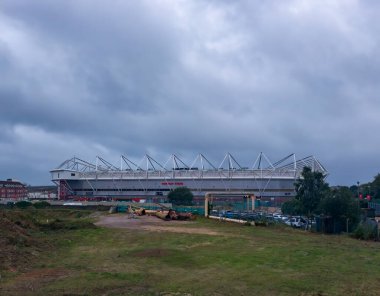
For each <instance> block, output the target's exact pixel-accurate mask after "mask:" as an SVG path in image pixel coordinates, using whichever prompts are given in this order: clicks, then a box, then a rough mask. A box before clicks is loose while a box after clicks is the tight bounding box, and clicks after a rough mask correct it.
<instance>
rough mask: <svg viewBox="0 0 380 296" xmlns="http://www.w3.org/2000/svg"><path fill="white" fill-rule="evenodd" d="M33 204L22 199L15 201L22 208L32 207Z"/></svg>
mask: <svg viewBox="0 0 380 296" xmlns="http://www.w3.org/2000/svg"><path fill="white" fill-rule="evenodd" d="M32 205H33V204H32V203H31V202H30V201H26V200H22V201H18V202H16V203H15V206H16V207H17V208H20V209H26V208H29V207H31V206H32Z"/></svg>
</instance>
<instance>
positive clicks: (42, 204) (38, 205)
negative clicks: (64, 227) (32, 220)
mask: <svg viewBox="0 0 380 296" xmlns="http://www.w3.org/2000/svg"><path fill="white" fill-rule="evenodd" d="M33 206H34V207H35V208H36V209H45V208H47V207H50V203H48V202H47V201H38V202H35V203H34V204H33Z"/></svg>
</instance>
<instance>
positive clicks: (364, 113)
mask: <svg viewBox="0 0 380 296" xmlns="http://www.w3.org/2000/svg"><path fill="white" fill-rule="evenodd" d="M379 130H380V1H376V0H366V1H365V0H361V1H359V0H358V1H353V0H352V1H351V0H344V1H342V0H337V1H333V0H326V1H323V0H318V1H311V0H304V1H302V0H298V1H295V0H294V1H286V0H277V1H270V0H268V1H261V0H257V1H254V0H246V1H244V0H242V1H213V0H209V1H201V0H199V1H180V0H162V1H153V0H146V1H142V0H138V1H134V0H133V1H132V0H131V1H127V0H123V1H117V0H114V1H105V0H104V1H95V0H72V1H71V0H66V1H50V0H46V1H42V0H34V1H30V0H0V131H1V136H0V179H6V178H15V179H19V180H22V181H24V182H26V183H28V184H32V185H42V184H51V182H50V173H49V170H51V169H53V168H56V167H57V166H58V165H59V164H60V163H62V162H63V161H64V160H66V159H68V158H71V157H73V156H77V157H80V158H82V159H84V160H87V161H92V162H94V161H95V157H96V155H99V156H101V157H103V158H105V159H107V160H109V161H111V162H113V163H115V164H118V161H119V160H118V159H119V156H120V155H121V154H124V155H126V156H128V157H129V158H131V159H133V160H135V161H139V160H140V159H141V158H142V157H143V156H144V154H145V153H148V154H150V155H152V156H153V157H154V158H155V159H157V160H158V161H161V162H165V161H166V160H167V158H168V157H169V155H170V154H171V153H176V154H177V155H178V156H179V157H181V158H182V159H183V160H185V161H188V162H191V160H193V159H194V158H195V157H196V155H197V154H198V153H199V152H202V153H203V154H205V155H206V156H207V157H208V158H209V159H210V160H211V161H213V162H214V163H215V164H216V165H219V163H220V162H221V160H222V159H223V157H224V155H225V153H226V152H231V153H232V154H233V155H234V156H235V158H236V159H237V160H238V161H239V163H240V164H241V165H243V166H247V167H250V166H252V165H253V163H254V161H255V159H256V157H257V155H258V153H260V152H261V151H262V152H264V153H265V155H266V156H267V157H268V158H269V159H270V160H272V161H273V162H275V161H276V160H279V159H281V158H282V157H284V156H286V155H288V154H290V153H293V152H294V153H296V155H297V158H302V157H305V156H309V155H314V156H315V157H317V159H319V160H320V162H321V163H322V164H323V165H324V166H325V167H326V169H327V170H328V171H329V174H330V175H329V177H328V179H327V181H328V182H329V183H330V184H332V185H336V184H341V185H352V184H354V183H356V181H360V182H361V183H362V182H367V181H371V180H372V179H373V176H375V175H376V174H377V173H379V172H380V157H379V155H380V132H379Z"/></svg>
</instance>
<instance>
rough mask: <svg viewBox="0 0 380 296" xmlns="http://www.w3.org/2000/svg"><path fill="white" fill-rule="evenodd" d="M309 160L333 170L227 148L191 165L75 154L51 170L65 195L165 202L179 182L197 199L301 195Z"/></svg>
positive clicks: (200, 157)
mask: <svg viewBox="0 0 380 296" xmlns="http://www.w3.org/2000/svg"><path fill="white" fill-rule="evenodd" d="M305 166H307V167H310V168H311V169H312V170H313V171H318V172H321V173H322V174H324V175H325V176H326V175H327V170H326V169H325V168H324V167H323V165H322V164H321V163H320V162H319V161H318V160H317V159H316V158H315V157H314V156H308V157H305V158H302V159H299V160H297V159H296V156H295V154H290V155H288V156H286V157H284V158H282V159H281V160H279V161H277V162H274V163H272V162H271V161H270V160H269V159H268V158H267V157H266V156H265V154H263V153H260V154H259V155H258V156H257V158H256V160H255V162H254V164H253V166H252V167H251V168H248V167H242V166H241V165H240V164H239V163H238V162H237V161H236V159H235V158H234V157H233V156H232V155H231V154H230V153H227V154H226V155H225V157H224V159H223V161H222V162H221V164H220V165H219V166H218V167H217V166H214V165H213V164H212V163H211V162H210V161H209V160H208V159H207V158H206V157H205V156H204V155H203V154H199V155H198V156H197V157H196V159H195V160H194V161H193V163H192V164H191V165H187V164H185V163H184V162H183V161H182V160H181V159H180V158H179V157H177V156H176V155H175V154H172V155H171V156H170V158H169V159H168V161H166V162H165V164H163V165H162V164H160V163H159V162H158V161H156V160H155V159H153V158H152V157H151V156H149V155H145V156H144V158H143V160H142V161H141V162H140V164H136V163H134V162H133V161H131V160H130V159H128V158H127V157H125V156H123V155H122V156H121V157H120V166H119V167H116V166H115V165H113V164H111V163H109V162H108V161H106V160H105V159H103V158H101V157H99V156H97V157H96V161H95V163H90V162H87V161H84V160H81V159H79V158H76V157H73V158H71V159H68V160H66V161H64V162H63V163H62V164H61V165H60V166H59V167H58V168H56V169H53V170H51V175H52V181H53V182H54V183H56V184H57V186H58V195H59V199H94V200H136V199H137V200H138V199H147V200H149V201H153V202H162V201H164V200H165V197H166V196H167V194H168V193H169V192H170V191H171V190H173V189H174V188H176V187H183V186H185V187H188V188H189V189H190V190H191V191H192V192H193V194H194V196H195V198H196V199H198V200H199V199H202V198H203V197H204V195H205V193H206V192H224V193H228V195H229V194H231V196H234V195H239V194H240V195H241V193H242V192H254V193H255V195H256V196H258V197H262V198H264V199H269V198H270V199H272V200H273V199H276V200H279V201H281V200H283V199H287V198H290V197H292V196H294V195H295V188H294V182H295V180H296V179H297V178H299V177H300V176H301V172H302V170H303V168H304V167H305Z"/></svg>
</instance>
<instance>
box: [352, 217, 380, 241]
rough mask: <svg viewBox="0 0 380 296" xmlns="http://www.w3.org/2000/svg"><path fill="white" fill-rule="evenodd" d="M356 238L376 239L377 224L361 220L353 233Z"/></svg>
mask: <svg viewBox="0 0 380 296" xmlns="http://www.w3.org/2000/svg"><path fill="white" fill-rule="evenodd" d="M352 236H353V237H354V238H357V239H363V240H371V239H375V238H376V236H377V228H376V225H374V224H373V223H370V222H368V221H365V222H361V223H360V224H359V225H358V226H357V227H356V229H355V231H354V233H353V234H352Z"/></svg>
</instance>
